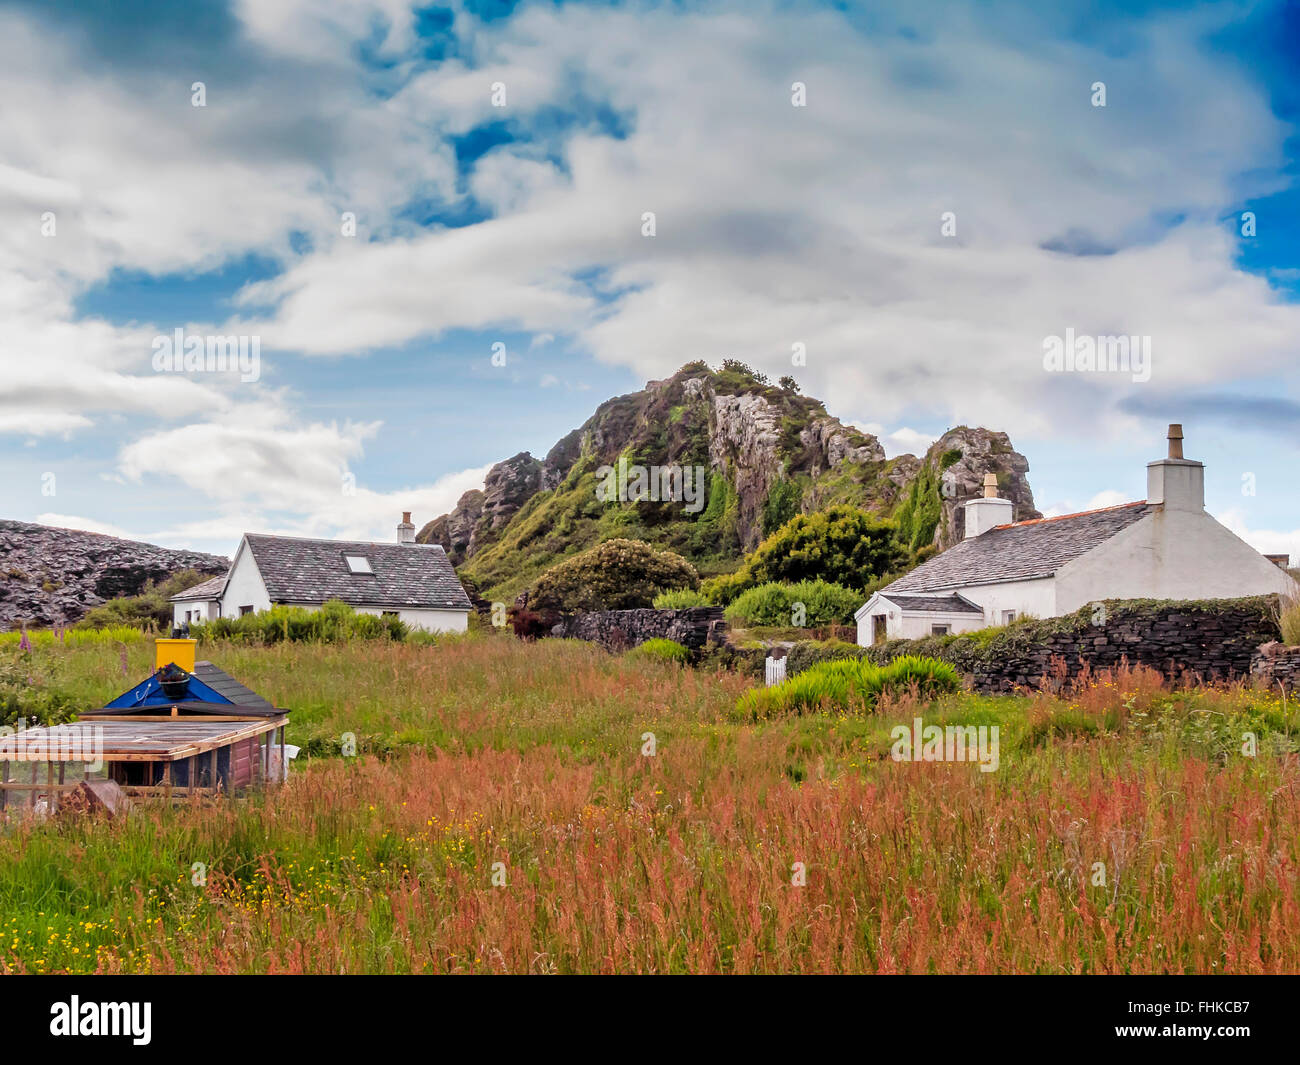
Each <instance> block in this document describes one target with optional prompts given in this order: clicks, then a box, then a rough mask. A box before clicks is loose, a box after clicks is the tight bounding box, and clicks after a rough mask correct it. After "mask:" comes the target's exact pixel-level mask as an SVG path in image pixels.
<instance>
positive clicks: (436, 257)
mask: <svg viewBox="0 0 1300 1065" xmlns="http://www.w3.org/2000/svg"><path fill="white" fill-rule="evenodd" d="M1298 65H1300V13H1298V12H1297V10H1296V6H1295V5H1291V7H1290V11H1289V12H1288V8H1287V6H1286V5H1284V4H1269V3H1225V4H1207V5H1200V4H1186V3H1179V4H1159V3H1157V4H1138V5H1133V4H1111V3H1105V2H1102V3H1098V2H1097V0H1089V2H1086V3H1071V2H1068V0H1067V2H1063V3H1052V4H1040V3H1026V4H1023V5H1022V4H1016V3H994V4H987V3H971V4H963V3H961V2H944V3H942V4H929V3H925V2H918V0H905V2H901V3H898V4H896V5H893V4H887V3H872V4H864V5H857V4H813V3H767V2H763V0H744V2H743V3H735V4H729V3H708V4H693V3H672V4H653V3H627V4H615V5H603V4H578V3H566V4H557V3H522V2H521V3H509V2H504V0H498V2H494V3H488V2H483V3H470V2H461V3H452V4H450V5H447V6H439V5H420V6H412V5H411V4H409V3H404V2H402V0H189V2H187V3H185V4H175V3H170V2H159V3H150V2H144V0H135V2H123V3H117V4H112V5H107V4H102V3H99V2H95V0H82V2H79V3H77V2H71V0H40V2H33V3H30V4H28V3H13V2H0V131H3V132H2V133H0V232H2V233H3V239H0V313H2V314H3V328H2V329H0V517H8V518H18V519H22V520H29V521H40V522H46V523H49V524H60V525H70V526H77V527H82V528H92V529H100V530H103V531H112V532H118V533H119V534H123V535H129V536H131V537H134V538H139V539H147V540H151V541H154V542H157V543H162V544H167V545H175V546H191V547H196V548H201V549H207V550H214V551H217V552H219V553H222V554H229V553H231V552H232V551H233V548H234V546H235V544H236V542H237V539H238V536H239V534H240V533H241V532H243V531H245V530H250V531H252V530H261V531H277V532H284V533H292V534H299V535H322V536H332V535H345V536H355V537H362V536H364V537H371V536H373V537H378V538H384V539H387V538H388V537H390V536H391V535H393V526H394V525H395V523H396V520H397V518H398V514H399V512H400V511H401V510H412V511H414V512H415V518H416V521H417V522H423V521H425V520H428V519H429V518H431V517H433V516H435V515H436V514H438V513H440V512H442V511H445V510H447V509H449V508H450V506H451V505H452V504H453V503H454V502H455V499H456V498H457V496H459V494H460V493H461V492H463V491H464V490H466V489H468V488H471V487H477V486H479V485H480V484H481V482H482V477H483V474H484V472H485V471H486V468H487V466H488V465H490V464H491V463H492V462H494V461H497V460H499V459H502V458H505V457H507V456H510V455H513V454H515V453H516V452H518V451H521V450H531V451H532V452H533V453H534V454H544V453H545V451H546V450H547V449H548V448H549V447H550V446H551V444H553V443H554V442H555V440H557V439H558V438H559V437H560V436H561V435H563V434H564V433H565V432H567V431H568V430H569V429H571V428H574V427H575V426H577V425H579V424H580V423H581V422H582V421H583V420H584V419H585V418H586V417H587V416H588V415H589V414H590V413H591V410H592V409H593V408H594V407H595V405H596V404H597V403H598V402H600V401H601V400H603V399H605V398H607V397H609V396H611V395H616V394H619V393H624V392H628V391H632V390H634V389H636V388H639V387H641V386H642V384H643V383H644V382H645V381H646V380H648V379H652V378H658V377H662V376H665V375H667V374H668V373H671V372H672V371H673V370H674V369H676V368H677V367H678V366H680V365H681V364H682V363H684V362H687V361H689V360H692V359H698V358H703V359H705V360H707V361H710V362H712V363H714V364H717V363H718V362H720V361H721V359H723V358H724V357H728V356H730V357H737V358H741V359H743V360H745V361H747V362H749V363H750V364H751V365H753V366H755V367H757V368H759V369H762V370H764V371H766V372H768V373H769V374H771V375H773V376H776V375H779V374H782V373H787V372H793V373H794V374H795V376H796V377H797V378H798V379H799V381H800V382H801V384H802V386H803V389H804V391H805V392H806V393H808V394H812V395H815V396H818V397H821V398H824V399H825V400H826V402H827V405H828V407H829V409H830V411H831V413H832V414H835V415H837V416H838V417H840V418H841V419H843V420H844V421H851V422H854V423H856V424H858V425H861V426H864V427H868V428H871V429H872V431H875V432H877V433H878V434H879V435H880V436H881V437H882V440H884V442H885V444H886V447H887V449H888V450H889V451H890V452H891V453H897V452H899V451H902V450H913V451H915V450H918V449H921V448H924V447H925V446H926V444H927V443H928V442H929V441H930V440H932V439H934V438H935V437H937V436H938V435H939V434H940V433H942V432H943V431H944V430H945V429H946V428H948V427H949V426H952V425H956V424H963V423H964V424H978V425H986V426H989V427H990V428H996V429H1004V430H1006V431H1007V432H1009V433H1010V434H1011V436H1012V440H1013V442H1014V444H1015V446H1016V447H1017V448H1018V449H1019V450H1021V451H1023V452H1025V453H1026V454H1027V455H1028V457H1029V460H1030V465H1031V472H1030V481H1031V484H1032V485H1033V487H1034V490H1035V494H1036V496H1037V499H1038V502H1039V506H1040V507H1041V508H1042V509H1044V510H1047V511H1049V512H1057V513H1063V512H1066V511H1069V510H1073V509H1082V508H1084V507H1087V506H1089V505H1099V504H1106V503H1109V502H1118V501H1122V500H1125V499H1137V498H1141V497H1142V496H1143V494H1144V492H1145V463H1146V462H1147V461H1148V460H1151V459H1154V458H1159V457H1161V456H1162V455H1163V452H1164V441H1163V437H1164V432H1165V424H1166V423H1167V422H1169V421H1181V422H1183V424H1184V428H1185V432H1186V435H1187V442H1186V450H1187V453H1188V455H1189V457H1193V458H1200V459H1202V460H1203V461H1205V462H1206V463H1207V467H1208V468H1207V496H1208V505H1209V508H1210V510H1211V511H1212V512H1213V513H1215V514H1216V515H1217V516H1219V517H1220V518H1221V519H1223V520H1225V521H1227V522H1228V523H1229V524H1230V525H1231V526H1232V527H1233V528H1234V529H1236V530H1238V531H1239V532H1241V534H1242V535H1244V536H1246V538H1247V539H1248V540H1250V541H1251V542H1252V543H1253V544H1255V545H1256V546H1257V547H1259V548H1261V549H1263V550H1290V551H1291V552H1292V553H1293V554H1294V555H1297V556H1300V493H1298V492H1297V491H1296V484H1297V469H1300V435H1298V434H1297V426H1298V425H1300V389H1298V388H1297V375H1296V373H1295V367H1296V364H1297V356H1298V355H1300V304H1298V303H1297V299H1298V298H1300V261H1298V255H1297V248H1300V191H1298V188H1297V176H1298V174H1300V170H1298V168H1297V157H1298V156H1300V139H1297V136H1296V123H1297V120H1300V79H1297V78H1296V77H1295V73H1294V72H1295V70H1296V69H1297V66H1298ZM797 86H798V87H797ZM1102 103H1104V106H1102V105H1101V104H1102ZM196 104H202V106H196ZM647 213H652V214H653V216H654V235H653V236H647V235H645V225H644V219H645V216H646V215H647ZM178 329H179V330H183V333H182V336H185V337H189V336H197V337H204V336H209V335H222V336H244V337H248V338H252V337H256V338H258V343H259V344H260V354H261V357H260V363H259V364H258V365H257V368H256V370H257V372H256V380H246V379H244V378H247V377H250V376H253V375H251V374H248V373H242V374H241V373H238V372H235V373H230V372H227V373H220V372H202V373H198V372H171V371H170V370H168V369H167V368H165V367H164V368H162V369H159V368H158V365H157V364H158V358H157V354H158V351H159V347H158V343H159V341H158V339H157V338H159V337H164V338H171V337H173V336H175V331H176V330H178ZM1067 330H1071V331H1073V335H1075V336H1085V337H1087V336H1108V335H1126V336H1135V337H1145V338H1149V341H1148V342H1149V344H1150V351H1151V363H1150V374H1149V380H1143V379H1135V377H1137V378H1141V377H1145V376H1146V375H1144V374H1134V373H1118V372H1117V373H1111V372H1105V373H1101V372H1081V371H1075V372H1060V373H1057V372H1049V371H1048V370H1047V369H1045V367H1044V351H1045V343H1046V342H1047V338H1049V337H1053V336H1061V337H1064V336H1065V335H1066V332H1067ZM497 345H502V346H503V347H496V346H497ZM797 345H798V346H801V350H803V351H806V365H805V366H800V367H797V368H795V367H792V366H791V353H792V351H794V350H795V349H796V346H797ZM494 350H495V351H497V352H500V351H502V350H504V352H505V360H504V361H505V365H504V366H501V365H497V364H495V363H494V360H493V352H494ZM500 361H501V360H500V359H499V358H498V359H497V360H496V362H500Z"/></svg>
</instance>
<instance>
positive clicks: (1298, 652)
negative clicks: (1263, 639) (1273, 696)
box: [1250, 642, 1300, 692]
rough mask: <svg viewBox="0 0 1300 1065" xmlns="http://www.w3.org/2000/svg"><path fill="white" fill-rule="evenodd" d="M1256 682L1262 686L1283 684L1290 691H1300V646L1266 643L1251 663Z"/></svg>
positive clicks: (1269, 686) (1271, 686)
mask: <svg viewBox="0 0 1300 1065" xmlns="http://www.w3.org/2000/svg"><path fill="white" fill-rule="evenodd" d="M1250 672H1251V675H1252V677H1253V678H1254V681H1255V684H1256V685H1257V686H1259V687H1261V688H1276V687H1277V686H1278V685H1279V684H1281V685H1282V687H1284V688H1285V689H1286V690H1287V691H1288V692H1300V647H1287V646H1286V645H1285V644H1282V643H1277V642H1274V643H1266V644H1264V646H1262V647H1261V648H1260V649H1259V650H1258V651H1256V652H1255V656H1254V658H1253V659H1252V660H1251V663H1250Z"/></svg>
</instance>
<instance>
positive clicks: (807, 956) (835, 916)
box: [0, 640, 1300, 973]
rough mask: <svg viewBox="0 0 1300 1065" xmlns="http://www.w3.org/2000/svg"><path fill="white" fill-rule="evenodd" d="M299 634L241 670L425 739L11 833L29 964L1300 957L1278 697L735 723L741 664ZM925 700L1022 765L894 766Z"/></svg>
mask: <svg viewBox="0 0 1300 1065" xmlns="http://www.w3.org/2000/svg"><path fill="white" fill-rule="evenodd" d="M292 650H293V649H292V648H288V649H287V650H285V651H281V649H280V648H271V649H268V650H266V651H262V652H257V651H250V650H242V651H239V652H235V651H233V649H231V652H230V653H229V654H227V655H225V656H224V657H223V665H227V666H228V668H230V669H231V671H232V672H234V673H235V674H236V675H238V676H241V678H243V679H245V680H247V681H248V682H249V683H251V684H253V686H254V687H259V685H260V686H261V687H262V688H263V689H264V690H265V689H266V688H267V687H272V686H277V685H279V686H281V687H278V688H276V700H277V702H282V703H286V704H288V705H293V703H292V700H293V699H294V698H295V694H294V693H295V692H297V693H298V697H300V698H303V699H304V700H307V701H315V700H322V701H323V700H326V699H330V698H337V699H338V700H339V702H340V704H341V705H339V706H322V708H321V709H320V710H319V711H318V717H317V719H316V721H315V722H314V723H310V724H309V725H308V726H306V727H308V728H316V727H323V724H322V723H323V722H326V721H328V722H329V723H330V725H329V727H331V728H341V727H344V725H345V723H346V722H347V721H348V720H350V717H349V715H353V716H356V717H361V718H364V719H366V720H368V721H370V722H372V723H376V724H375V725H374V727H376V728H377V727H378V726H377V723H378V722H379V721H381V720H383V721H386V722H388V725H389V727H390V728H393V729H397V730H402V731H407V732H413V733H414V734H416V735H418V736H419V737H420V739H419V741H418V742H413V743H411V744H409V745H408V749H405V750H401V751H398V752H397V753H395V754H394V755H392V756H390V757H387V758H378V757H374V756H363V757H362V758H360V759H350V760H344V759H338V758H319V759H315V760H313V761H311V762H310V763H308V764H307V765H306V766H305V767H303V768H300V769H299V770H296V771H295V773H294V775H293V779H292V782H291V784H290V785H289V786H288V787H286V788H284V789H282V790H280V791H279V792H276V793H273V794H271V795H269V796H267V797H266V798H265V799H264V800H263V799H258V800H253V801H228V800H227V801H223V802H219V803H204V804H200V805H195V806H189V807H187V806H182V807H178V808H176V809H170V808H163V807H159V806H153V807H141V808H139V809H137V812H136V814H135V815H134V816H133V817H132V818H130V819H129V820H127V821H125V822H119V823H109V822H104V821H87V820H82V821H60V822H57V823H50V824H44V825H31V824H24V825H20V826H16V827H14V828H13V829H12V830H11V831H10V832H9V833H8V834H6V835H3V836H0V914H3V916H0V971H11V972H41V971H78V972H88V971H104V972H116V971H129V972H140V971H147V972H321V973H332V972H340V971H342V972H399V973H400V972H512V973H522V972H562V973H567V972H1048V973H1072V972H1082V973H1111V972H1171V971H1172V972H1206V973H1208V972H1294V971H1300V937H1297V936H1296V935H1295V934H1294V929H1295V928H1296V927H1297V921H1298V919H1300V906H1298V903H1297V876H1298V873H1297V870H1298V868H1300V765H1298V764H1297V759H1296V755H1295V754H1294V744H1293V741H1292V740H1291V739H1290V738H1289V737H1288V735H1287V733H1286V730H1285V727H1283V726H1285V722H1281V717H1280V716H1279V715H1282V714H1284V713H1285V711H1284V710H1283V709H1282V708H1281V707H1279V706H1278V705H1277V703H1276V699H1275V697H1273V696H1269V695H1267V694H1260V693H1252V692H1249V691H1247V690H1245V689H1242V688H1237V689H1232V690H1228V691H1213V690H1208V689H1205V690H1200V691H1196V692H1188V693H1178V692H1173V691H1170V690H1169V689H1168V687H1167V686H1165V685H1163V684H1162V683H1160V682H1159V679H1158V678H1153V677H1152V676H1149V675H1147V674H1146V673H1144V672H1142V671H1122V672H1120V673H1118V674H1116V675H1106V676H1103V677H1098V678H1085V679H1084V681H1083V682H1081V683H1080V684H1079V685H1077V686H1076V687H1075V688H1074V689H1073V690H1071V691H1069V692H1066V693H1064V694H1062V695H1060V696H1048V695H1042V696H1035V697H1032V698H1008V699H997V700H992V699H979V698H976V697H972V696H968V695H963V696H959V697H951V698H949V699H947V700H945V701H943V702H941V703H940V704H938V705H924V704H919V703H917V702H916V701H915V700H914V699H911V698H907V697H902V698H900V699H898V700H893V701H885V702H883V703H882V705H881V706H880V707H878V709H877V714H876V715H875V718H874V719H873V720H870V721H866V720H862V719H854V718H852V717H849V716H845V715H809V716H806V717H802V718H798V719H795V720H789V721H775V722H772V723H769V724H765V725H737V724H734V723H731V722H729V721H728V720H727V711H728V709H729V708H730V706H731V705H732V704H734V702H735V699H736V696H737V695H738V693H739V691H740V690H742V688H743V683H742V682H740V681H738V680H737V679H736V678H735V677H733V676H730V675H726V674H721V675H714V674H705V673H700V672H697V671H694V670H689V669H686V670H683V669H682V668H680V667H678V666H675V665H660V664H655V663H645V662H637V661H635V660H632V659H618V658H612V657H609V656H605V655H603V654H602V653H600V652H597V651H594V650H593V649H591V648H587V647H582V646H577V645H572V644H562V643H548V642H543V643H541V644H537V645H519V644H515V643H513V642H511V641H504V640H502V641H498V640H481V641H465V642H460V643H454V644H452V645H449V646H444V647H440V648H426V649H412V648H387V649H380V650H379V651H378V652H377V653H376V652H373V651H372V649H371V648H369V647H367V648H364V649H354V648H335V649H333V650H331V649H329V648H300V649H298V652H299V653H297V654H291V653H290V652H291V651H292ZM67 653H68V654H75V655H81V654H83V653H86V654H90V653H92V652H90V651H88V650H87V651H85V652H83V651H81V650H77V651H75V652H67ZM438 656H442V657H441V658H440V657H438ZM212 657H214V658H216V657H217V656H216V655H215V654H214V655H213V656H212ZM231 658H234V659H237V660H238V661H237V664H231V663H230V661H229V659H231ZM72 665H73V663H72V662H70V661H65V662H63V663H62V667H61V668H64V669H65V671H66V675H69V676H71V675H73V674H74V671H73V668H72ZM252 674H256V675H257V676H256V678H254V677H253V676H252ZM255 679H256V681H257V682H256V683H255V682H254V681H255ZM1270 700H1272V701H1270ZM914 715H923V716H925V718H926V720H927V721H930V720H934V721H936V722H940V723H942V722H944V721H969V722H988V721H1000V722H1002V724H1003V727H1004V731H1003V740H1002V751H1001V760H1000V767H999V769H998V770H997V771H996V772H992V773H982V772H980V771H979V769H978V767H977V766H975V765H973V764H969V763H965V764H942V763H903V762H895V761H892V760H891V759H890V758H889V757H888V751H889V739H888V736H889V730H890V728H891V727H892V726H893V725H894V724H897V723H898V722H899V721H910V719H911V718H912V717H913V716H914ZM1078 720H1086V721H1088V722H1091V723H1092V728H1091V729H1083V730H1080V729H1067V728H1057V727H1055V726H1056V725H1057V724H1061V723H1068V722H1076V721H1078ZM1204 721H1212V722H1216V723H1221V724H1216V725H1215V728H1214V729H1211V730H1210V731H1206V729H1205V727H1204V725H1203V722H1204ZM1279 722H1281V725H1279ZM1243 723H1245V724H1248V725H1250V726H1252V727H1253V728H1255V729H1258V730H1260V732H1261V735H1263V736H1265V738H1267V736H1272V737H1273V738H1272V739H1271V740H1269V741H1268V742H1267V743H1261V750H1260V754H1259V756H1258V757H1255V758H1245V757H1240V756H1233V754H1232V752H1233V750H1234V747H1233V746H1232V743H1235V735H1236V733H1237V732H1238V731H1239V730H1240V729H1241V728H1242V727H1243ZM295 727H298V728H302V727H304V726H301V725H296V726H295ZM1269 729H1273V730H1274V731H1273V732H1271V733H1270V732H1269ZM646 731H652V732H654V733H655V738H656V741H657V751H656V753H655V754H654V755H653V756H652V757H645V756H643V755H642V754H641V749H642V744H643V740H642V735H643V733H644V732H646ZM379 734H380V733H378V732H376V735H379ZM437 736H446V737H448V739H447V741H446V742H439V741H437V740H435V739H433V737H437ZM196 862H201V863H203V865H204V866H205V867H206V882H205V883H202V884H200V885H197V886H196V885H195V884H193V883H192V877H193V873H192V869H193V866H194V863H196ZM498 862H499V863H503V864H502V866H500V867H498V868H499V869H501V870H504V875H505V884H504V886H494V884H493V876H494V863H498ZM796 862H800V863H803V864H804V866H805V868H806V884H805V885H804V886H795V885H794V884H793V883H792V874H793V869H792V866H793V865H794V863H796ZM1099 862H1100V863H1104V866H1105V883H1104V884H1100V883H1096V882H1095V881H1096V879H1097V877H1098V874H1097V871H1096V868H1095V863H1099Z"/></svg>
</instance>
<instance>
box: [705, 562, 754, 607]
mask: <svg viewBox="0 0 1300 1065" xmlns="http://www.w3.org/2000/svg"><path fill="white" fill-rule="evenodd" d="M754 583H755V582H754V578H753V577H752V576H750V573H749V570H747V569H744V568H741V569H739V570H737V571H736V572H735V573H719V574H718V575H717V576H716V577H710V578H709V579H708V580H707V581H705V582H704V583H703V584H702V585H700V592H701V594H702V595H703V596H704V598H705V599H707V600H708V601H709V602H710V603H712V604H713V605H714V606H726V605H727V604H729V603H731V602H734V601H735V599H736V597H737V596H739V595H740V594H741V593H742V592H744V591H745V590H746V589H748V588H752V587H754Z"/></svg>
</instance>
